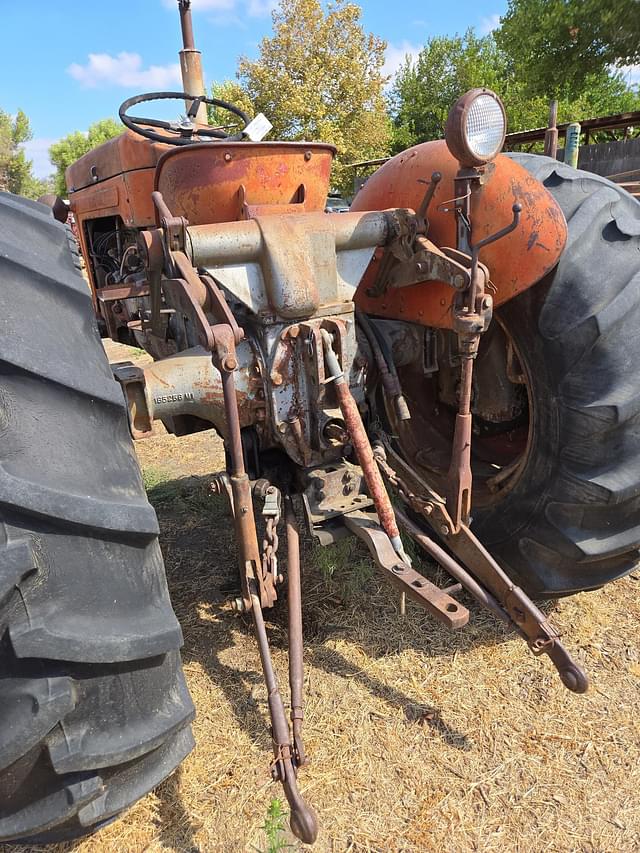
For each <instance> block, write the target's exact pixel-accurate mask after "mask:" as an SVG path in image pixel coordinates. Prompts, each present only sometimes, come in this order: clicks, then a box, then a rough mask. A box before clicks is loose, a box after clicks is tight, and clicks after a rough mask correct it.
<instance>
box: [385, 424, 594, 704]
mask: <svg viewBox="0 0 640 853" xmlns="http://www.w3.org/2000/svg"><path fill="white" fill-rule="evenodd" d="M380 437H381V439H382V441H383V444H376V446H375V448H374V453H375V458H376V461H377V463H378V465H379V467H380V470H381V471H382V473H383V475H384V477H385V479H386V481H387V483H388V484H389V486H390V487H391V488H392V489H393V490H394V491H395V492H396V494H397V495H398V496H399V497H400V498H401V499H402V500H403V501H404V503H406V504H407V505H408V506H409V507H410V508H411V509H412V510H413V511H414V512H416V513H418V514H419V515H421V516H422V517H423V518H424V519H425V520H426V521H427V522H428V523H429V525H430V526H431V527H432V528H433V529H434V530H435V531H436V533H437V534H438V536H439V537H441V538H442V540H443V541H444V542H445V544H446V545H447V547H448V548H449V549H450V550H451V551H452V552H453V554H455V556H456V557H458V559H459V560H460V561H461V562H462V563H463V565H464V566H466V567H468V569H469V572H468V571H467V570H466V569H463V568H462V566H460V565H459V564H458V563H456V561H455V560H452V559H451V557H450V556H449V555H448V554H447V553H446V552H445V551H444V550H443V549H442V548H440V547H439V546H438V545H437V544H436V543H435V542H433V541H432V540H431V539H430V538H429V537H428V536H426V535H425V534H424V532H423V531H422V530H420V528H418V527H417V526H416V525H415V524H413V522H411V521H410V520H409V519H408V518H407V517H406V516H405V515H404V514H403V513H400V512H399V511H398V512H397V513H396V518H397V519H398V522H399V523H400V525H401V526H402V527H403V528H404V529H405V531H406V532H407V533H408V534H409V535H410V536H411V537H412V538H413V539H414V540H415V541H416V542H417V544H418V545H420V546H421V547H422V548H423V549H424V550H425V551H427V553H429V555H430V556H431V557H432V558H433V559H435V560H436V561H437V562H438V563H440V565H442V566H443V568H444V569H445V570H446V571H447V572H449V574H451V575H452V576H453V577H455V578H456V580H458V581H460V583H462V585H463V586H464V587H465V588H466V589H467V590H468V591H469V592H470V593H471V595H473V596H474V598H476V600H477V601H479V602H480V604H482V605H483V606H484V607H486V608H488V609H489V610H491V611H492V612H493V613H495V614H496V615H497V616H498V617H499V618H501V619H502V620H503V621H505V622H508V623H511V624H513V625H514V626H515V628H516V630H517V631H518V633H519V634H520V635H521V636H522V637H524V639H525V640H526V641H527V644H528V646H529V648H530V649H531V651H532V652H533V654H534V655H540V654H546V655H548V657H549V658H550V659H551V661H552V662H553V664H554V666H555V667H556V669H557V670H558V674H559V675H560V679H561V681H562V683H563V684H564V685H565V687H567V688H568V689H569V690H571V691H573V692H574V693H584V692H586V690H587V689H588V686H589V680H588V678H587V675H586V673H585V672H584V670H583V669H582V668H581V667H580V666H579V665H578V664H577V663H576V662H575V661H574V660H573V659H572V657H571V655H570V654H569V652H568V651H567V650H566V648H565V647H564V646H563V644H562V643H561V642H560V634H559V633H558V631H557V630H556V629H555V628H554V627H553V626H552V625H551V623H550V622H549V620H548V619H547V617H546V616H545V614H544V613H542V611H541V610H540V609H539V608H538V607H536V605H535V604H534V603H533V601H531V599H530V598H529V597H528V596H527V594H526V593H525V592H524V591H523V590H522V589H520V587H518V586H516V585H515V584H514V583H513V581H512V580H511V579H510V578H509V576H508V575H507V574H506V573H505V572H504V571H503V570H502V569H501V568H500V566H499V565H498V564H497V563H496V561H495V560H494V559H493V557H492V556H491V555H490V554H489V553H488V551H487V550H486V549H485V548H484V546H483V545H482V544H481V543H480V542H479V541H478V539H476V537H475V536H474V534H473V533H472V532H471V531H470V530H469V528H468V527H467V525H466V524H464V523H461V524H460V527H459V529H458V530H457V531H456V530H455V529H454V525H453V522H452V519H451V516H450V515H449V513H448V511H447V507H446V504H445V501H444V499H443V498H442V497H441V496H440V495H438V494H437V493H436V492H435V491H433V489H431V488H430V487H429V486H428V485H427V484H426V483H425V482H424V481H423V480H422V479H421V478H420V477H419V476H418V475H417V474H416V473H415V472H414V471H413V470H411V468H410V467H409V465H407V463H406V462H404V460H403V459H402V458H401V457H400V456H399V455H398V454H397V453H395V451H394V450H393V449H392V448H391V447H390V445H389V441H388V439H387V438H386V437H385V436H383V435H381V436H380ZM387 458H389V459H390V461H391V463H392V464H389V463H388V462H387Z"/></svg>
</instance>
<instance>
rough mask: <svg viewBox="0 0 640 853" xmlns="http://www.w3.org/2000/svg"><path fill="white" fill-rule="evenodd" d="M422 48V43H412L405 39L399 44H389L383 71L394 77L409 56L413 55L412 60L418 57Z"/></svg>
mask: <svg viewBox="0 0 640 853" xmlns="http://www.w3.org/2000/svg"><path fill="white" fill-rule="evenodd" d="M420 50H421V45H419V44H411V42H408V41H403V42H401V43H400V44H398V45H395V44H389V45H387V52H386V55H385V62H384V65H383V66H382V73H383V74H385V75H386V76H388V77H394V76H395V74H396V73H397V71H398V69H399V68H400V66H401V65H403V64H404V61H405V59H406V58H407V56H409V57H411V59H412V60H415V59H417V58H418V54H419V53H420Z"/></svg>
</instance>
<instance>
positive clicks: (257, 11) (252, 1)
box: [247, 0, 278, 18]
mask: <svg viewBox="0 0 640 853" xmlns="http://www.w3.org/2000/svg"><path fill="white" fill-rule="evenodd" d="M277 5H278V0H249V2H248V4H247V14H248V15H250V16H251V17H252V18H264V17H266V16H267V15H270V14H271V13H272V12H273V10H274V9H275V8H276V6H277Z"/></svg>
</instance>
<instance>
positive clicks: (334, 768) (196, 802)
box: [22, 432, 640, 853]
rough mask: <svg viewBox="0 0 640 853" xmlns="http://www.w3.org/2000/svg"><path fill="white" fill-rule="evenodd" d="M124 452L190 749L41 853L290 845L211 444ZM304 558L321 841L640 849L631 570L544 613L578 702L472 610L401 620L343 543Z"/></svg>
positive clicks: (313, 771)
mask: <svg viewBox="0 0 640 853" xmlns="http://www.w3.org/2000/svg"><path fill="white" fill-rule="evenodd" d="M137 450H138V454H139V457H140V461H141V463H142V466H143V468H144V471H145V476H146V482H147V485H148V490H149V495H150V498H151V500H152V502H153V504H154V505H155V507H156V510H157V512H158V516H159V518H160V524H161V528H162V530H163V533H162V545H163V550H164V555H165V561H166V566H167V572H168V577H169V585H170V589H171V595H172V598H173V603H174V607H175V609H176V611H177V614H178V617H179V619H180V621H181V623H182V626H183V630H184V636H185V646H184V651H183V657H184V664H185V670H186V675H187V680H188V682H189V686H190V689H191V693H192V696H193V698H194V701H195V704H196V707H197V713H198V716H197V719H196V722H195V725H194V731H195V736H196V741H197V746H196V749H195V751H194V752H193V754H192V755H191V756H190V757H189V758H188V759H187V761H186V762H185V763H184V765H183V766H182V768H181V769H180V771H179V772H178V773H176V774H175V775H174V776H173V777H171V778H170V779H169V780H167V781H166V782H165V783H164V784H163V785H161V786H160V787H159V788H158V789H157V790H156V791H155V792H154V793H153V794H151V795H149V796H148V797H146V798H145V799H144V800H143V801H142V802H140V803H139V804H138V805H137V806H136V807H135V808H134V809H132V810H131V811H130V812H129V813H127V814H126V816H125V817H123V818H121V819H120V820H118V821H116V822H115V823H113V824H112V825H111V826H109V827H107V828H106V829H104V830H103V831H102V832H100V833H99V834H98V835H97V836H95V837H94V838H91V839H89V840H86V841H84V842H80V843H78V844H77V845H75V847H73V846H66V847H56V848H49V851H50V853H54V851H55V853H63V851H67V850H71V849H74V850H75V851H77V853H116V851H117V853H124V851H136V853H142V851H147V853H161V851H176V853H196V851H202V853H205V851H206V853H208V851H229V853H231V851H245V850H256V849H257V850H259V851H270V850H275V849H284V848H278V847H276V846H274V845H273V844H271V846H270V845H269V842H268V840H267V837H266V835H265V832H264V831H263V829H262V826H263V824H264V822H265V816H266V814H267V811H268V809H269V806H270V804H272V801H273V800H274V798H278V797H280V796H281V793H280V789H279V788H278V787H277V786H275V785H274V784H273V783H271V781H270V778H269V772H268V768H269V761H270V757H271V752H270V739H269V735H268V730H267V719H268V717H267V708H266V692H265V689H264V686H263V683H262V678H261V674H260V661H259V657H258V652H257V648H256V646H255V643H254V641H253V638H252V633H251V630H250V625H248V624H247V623H246V622H244V621H243V620H242V619H241V618H238V617H236V616H235V615H234V614H233V613H232V612H231V611H230V609H229V608H228V605H227V604H226V601H227V597H228V595H229V594H230V589H232V587H233V583H234V577H235V572H236V567H235V555H234V549H233V542H232V532H231V527H230V524H229V521H228V518H227V515H226V512H225V508H224V505H223V503H222V502H221V499H220V498H212V497H209V496H208V495H207V489H206V486H207V483H208V475H210V474H211V473H212V472H214V471H216V470H218V469H219V468H220V467H221V463H222V453H221V444H220V442H219V440H218V439H217V438H216V437H215V436H214V435H213V434H212V433H208V432H207V433H200V434H197V435H194V436H190V437H186V438H182V439H176V438H174V437H172V436H168V435H162V434H159V435H157V436H156V437H154V438H152V439H149V440H147V441H143V442H139V443H138V445H137ZM282 550H284V545H283V548H282ZM304 569H305V574H304V582H303V583H304V589H303V593H304V599H305V626H304V627H305V666H306V678H305V681H306V702H307V705H306V718H305V734H306V745H307V751H308V754H309V755H310V757H311V765H310V766H309V767H308V768H307V769H305V770H304V771H303V772H302V773H301V785H302V789H303V791H304V794H305V796H306V797H307V798H308V800H309V801H310V802H311V803H312V804H313V805H314V807H315V808H316V810H317V812H318V815H319V819H320V824H321V831H320V836H319V840H318V843H317V847H316V849H317V850H318V851H322V852H323V853H324V852H325V851H326V853H329V851H331V853H337V851H345V853H346V851H351V853H361V851H385V853H386V851H389V853H391V851H451V853H462V851H483V852H484V853H490V851H491V853H493V851H500V853H504V851H508V853H511V851H514V852H515V851H518V853H520V851H521V852H522V853H525V851H526V853H529V851H531V853H533V851H535V853H542V851H558V853H569V851H581V853H582V851H584V853H595V852H596V851H598V853H600V851H603V852H604V851H612V853H613V851H616V853H618V851H620V853H622V851H637V850H640V722H639V717H640V701H639V700H640V644H639V642H638V625H639V620H640V594H639V593H640V574H636V575H632V576H630V577H628V578H626V579H624V580H621V581H619V582H617V583H614V584H611V585H609V586H608V587H607V588H605V589H603V590H601V591H599V592H595V593H590V594H583V595H579V596H576V597H574V598H571V599H568V600H564V601H561V602H560V603H558V604H557V605H556V606H555V607H554V608H553V619H554V622H555V623H556V624H557V625H558V626H559V627H560V628H561V630H562V631H563V633H564V635H565V639H566V642H567V644H568V646H569V647H570V648H571V649H572V650H575V652H576V654H577V656H578V657H579V659H580V660H581V661H582V662H583V664H584V665H585V667H586V669H587V670H588V672H589V674H590V676H591V679H592V687H591V690H590V692H589V693H588V694H587V695H586V696H575V695H573V694H571V693H568V692H567V691H566V690H564V689H563V688H562V686H561V684H560V682H559V680H558V678H557V677H556V675H555V672H554V671H553V670H552V668H551V666H550V665H549V662H548V661H547V659H546V658H545V659H535V658H533V657H532V656H531V655H530V654H529V652H528V651H527V649H526V647H525V646H524V644H523V643H522V642H521V641H520V640H519V639H517V638H516V637H515V636H514V635H513V634H511V633H509V632H507V631H506V630H505V628H504V627H503V626H502V625H501V624H498V623H497V622H496V621H495V620H494V619H493V618H492V617H490V616H488V615H485V614H484V613H482V612H479V611H478V609H477V608H476V607H473V606H472V605H470V606H471V607H472V614H473V615H472V619H471V623H470V625H469V626H468V627H467V628H466V629H464V630H463V631H461V632H458V633H452V632H448V631H447V630H445V629H444V628H442V627H440V626H439V625H438V624H436V623H434V622H433V621H432V620H431V619H429V618H428V617H427V616H426V615H424V614H423V613H422V612H421V611H419V610H418V609H417V608H416V607H414V606H413V605H411V604H409V605H408V609H407V616H406V618H405V619H400V618H399V617H398V614H397V608H396V602H395V600H394V597H393V596H392V595H391V594H390V592H389V590H388V588H387V587H386V586H382V585H381V584H380V583H379V582H378V579H377V577H376V576H375V575H374V574H373V573H372V572H371V571H370V569H369V568H368V561H367V560H366V558H365V557H364V554H363V552H362V551H361V550H360V548H359V546H357V545H355V546H354V545H351V544H347V545H344V546H341V547H334V548H330V549H320V548H317V547H316V548H314V547H312V546H311V545H310V544H309V543H308V544H307V545H306V550H305V555H304ZM284 624H285V613H284V609H282V610H280V611H276V612H274V613H273V614H270V617H269V622H268V627H269V630H270V634H271V637H272V640H273V646H274V658H275V664H276V668H277V671H278V674H279V677H280V681H281V685H286V683H287V674H286V673H287V668H286V667H287V664H286V649H285V645H284V643H285V632H284ZM285 695H286V692H285ZM281 838H282V840H283V841H284V842H286V843H289V844H290V845H291V847H290V848H286V849H291V850H300V849H301V845H298V844H297V842H296V841H295V839H293V838H292V837H290V836H288V835H284V834H283V835H282V836H281ZM22 853H26V848H22Z"/></svg>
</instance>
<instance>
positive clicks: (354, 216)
mask: <svg viewBox="0 0 640 853" xmlns="http://www.w3.org/2000/svg"><path fill="white" fill-rule="evenodd" d="M304 217H305V222H306V223H308V230H309V232H313V231H319V232H322V233H326V232H327V231H328V230H332V231H333V234H334V239H335V247H336V250H337V251H341V250H352V249H366V248H372V247H374V246H381V245H384V243H385V242H386V239H387V234H388V223H387V217H386V214H384V213H341V214H340V215H339V216H329V217H328V216H327V215H326V214H325V213H317V212H316V213H306V214H304ZM291 218H292V219H294V218H296V219H297V217H291ZM187 230H188V234H189V240H188V241H187V245H188V247H189V251H190V253H191V262H192V263H193V265H194V266H195V267H215V266H218V265H223V264H225V263H229V262H233V263H251V262H255V261H258V260H260V257H261V254H262V252H263V248H264V241H263V238H262V232H261V230H260V226H259V224H258V222H257V221H256V220H255V219H250V220H247V221H241V222H221V223H217V224H215V225H192V226H190V227H189V228H188V229H187Z"/></svg>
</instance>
